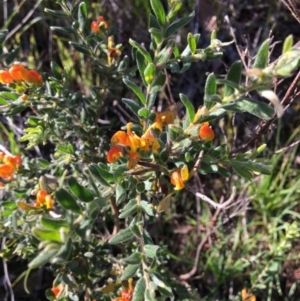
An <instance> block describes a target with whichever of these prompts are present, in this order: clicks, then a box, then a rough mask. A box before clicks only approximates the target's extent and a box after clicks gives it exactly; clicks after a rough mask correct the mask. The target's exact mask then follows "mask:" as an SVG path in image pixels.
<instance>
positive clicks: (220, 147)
mask: <svg viewBox="0 0 300 301" xmlns="http://www.w3.org/2000/svg"><path fill="white" fill-rule="evenodd" d="M56 2H57V3H58V4H59V5H60V9H57V10H53V9H50V8H48V9H46V10H45V12H46V13H48V14H49V15H52V16H56V17H57V18H62V19H63V20H64V21H65V20H68V22H69V25H68V26H65V27H62V26H52V28H51V29H52V30H53V32H55V33H57V34H58V35H61V36H62V38H63V39H64V41H66V40H67V41H68V44H69V46H70V47H72V49H73V50H74V51H76V53H78V56H79V57H80V58H81V60H82V61H84V62H86V63H87V64H89V65H91V66H92V70H93V80H92V83H90V82H89V81H88V80H86V81H84V83H83V85H84V90H85V91H88V92H87V93H82V92H78V91H73V90H72V89H71V85H70V81H71V78H72V76H71V73H72V72H74V70H69V69H68V68H67V67H65V68H61V67H60V66H59V65H58V63H57V62H55V61H52V62H51V71H50V72H38V71H37V70H35V69H29V68H27V67H24V65H23V64H21V63H13V62H14V61H15V60H17V57H18V52H17V51H14V50H11V51H9V52H5V51H4V48H5V43H4V42H5V37H6V35H7V34H8V31H7V30H3V31H1V34H0V43H1V51H0V55H1V60H2V61H3V64H4V66H3V70H1V71H0V82H1V84H2V85H3V86H2V87H1V89H2V90H1V92H0V104H1V107H0V109H1V112H2V113H3V114H4V115H5V116H11V117H15V116H20V114H23V116H25V117H26V118H27V121H26V129H25V130H24V134H23V136H22V137H21V139H20V141H21V142H24V143H26V149H31V148H34V147H36V146H37V145H40V144H44V145H48V146H49V145H53V146H54V152H53V153H51V156H50V157H51V158H50V159H49V160H45V159H43V158H38V157H34V158H30V157H29V156H23V163H22V166H20V164H19V159H18V160H16V158H19V157H17V156H14V155H12V154H10V152H9V151H8V150H7V149H4V148H3V149H2V152H1V165H0V176H1V178H0V180H1V186H2V185H3V187H4V188H3V190H2V193H3V197H2V201H1V226H0V231H1V234H2V235H3V236H5V237H7V238H8V239H7V243H6V245H5V248H4V249H3V250H2V253H1V256H2V257H3V258H5V259H6V260H8V261H9V260H12V259H13V258H14V256H19V257H22V258H23V259H26V260H28V270H27V271H26V272H25V274H24V276H25V277H24V285H25V287H26V283H27V279H28V277H30V273H31V271H32V270H34V269H37V268H39V267H42V266H44V265H50V267H51V270H52V271H53V274H54V275H55V279H54V281H53V286H52V288H49V289H48V290H47V291H46V296H47V298H48V299H49V300H111V298H115V299H114V300H119V301H129V300H133V301H139V300H195V299H200V297H199V296H197V293H196V292H195V288H194V287H193V286H192V284H191V287H188V288H186V287H184V286H183V285H182V281H184V280H188V279H189V278H190V277H191V276H193V275H194V274H195V273H196V272H198V268H201V269H203V270H204V271H205V272H206V273H208V272H213V274H214V277H215V279H216V281H217V283H218V288H217V289H215V288H213V287H210V288H209V290H210V292H209V294H208V295H209V297H211V296H214V297H217V296H218V298H219V295H218V292H217V290H218V289H219V287H220V286H222V285H224V284H225V283H226V282H228V279H230V278H235V279H238V277H239V276H240V275H241V274H242V272H244V271H249V270H251V274H249V278H250V283H251V292H250V291H249V292H248V291H246V290H245V289H244V291H243V293H242V298H243V299H246V298H248V297H247V296H248V295H249V294H250V293H252V292H253V293H254V294H256V295H257V294H259V293H260V290H264V289H265V288H266V287H268V288H269V291H270V292H271V289H272V285H273V283H275V284H276V285H277V284H278V283H279V278H278V272H279V271H280V268H281V264H282V261H283V257H284V256H285V255H286V254H288V252H289V251H290V248H291V246H292V244H293V242H294V241H296V240H297V239H298V236H299V235H298V233H299V224H298V216H297V215H295V214H294V213H291V209H292V208H293V207H294V206H296V199H293V196H292V194H293V192H295V190H296V188H294V189H293V188H290V187H288V188H287V187H284V186H285V185H287V182H286V178H287V177H288V175H287V173H288V170H289V169H287V172H286V173H284V174H283V177H284V179H283V180H282V179H279V177H280V176H279V175H282V172H281V170H280V172H277V173H276V172H274V171H273V174H272V175H271V173H272V171H271V163H272V162H270V160H268V156H267V155H266V154H265V153H264V151H265V149H266V145H265V144H261V145H258V147H256V148H255V149H250V150H249V149H247V147H245V148H244V147H241V148H240V149H235V148H231V146H230V145H229V144H228V143H226V142H225V141H224V142H221V139H216V136H217V134H219V133H220V131H216V130H214V127H213V126H212V125H213V124H216V121H219V120H222V119H223V118H224V116H227V115H228V114H232V113H237V114H242V113H248V114H251V115H254V116H256V117H257V118H259V119H262V120H264V122H265V123H266V124H268V123H269V125H270V124H272V123H274V120H275V119H276V118H277V117H278V118H280V117H281V116H282V115H283V113H284V109H285V108H284V106H283V105H282V104H281V103H280V101H279V99H278V97H277V95H276V93H275V92H274V82H275V81H276V80H277V79H278V78H281V79H283V78H287V77H289V76H291V75H292V74H293V72H294V71H295V70H296V69H297V68H298V67H299V63H300V62H299V49H298V48H293V47H292V43H291V38H290V37H288V39H287V40H286V42H285V47H284V51H283V53H282V55H281V57H280V58H278V60H276V61H274V62H272V63H269V52H270V47H271V46H270V40H269V39H268V40H266V41H264V42H263V43H262V45H261V46H260V48H259V50H258V52H257V54H256V58H255V60H254V61H253V63H252V65H251V67H250V68H248V69H247V70H244V72H243V70H242V69H243V65H242V62H241V61H236V62H234V63H233V64H232V66H231V67H230V68H229V70H228V72H227V74H226V76H225V77H224V78H219V77H218V76H217V75H215V74H214V73H210V74H209V75H208V76H207V80H206V83H205V86H204V87H203V88H204V99H203V102H204V104H203V106H201V107H199V108H197V109H195V108H194V105H193V103H192V102H191V100H190V99H189V98H188V97H187V96H186V95H185V94H183V93H181V94H180V95H179V99H180V103H181V105H182V108H183V110H184V114H182V111H180V110H179V109H177V105H176V103H167V102H164V103H163V104H162V106H161V107H162V108H161V109H160V110H159V109H158V107H159V106H158V98H159V93H161V92H162V91H164V89H165V88H169V87H170V83H169V75H170V74H171V75H172V74H178V75H181V74H182V73H184V72H186V71H187V70H188V69H189V68H190V66H191V65H192V64H193V63H195V62H199V61H204V62H206V61H211V60H217V59H219V58H220V57H222V55H223V49H224V47H227V46H229V45H230V44H231V42H223V41H220V40H218V39H217V37H216V32H214V31H213V32H212V33H211V39H210V43H209V45H208V46H207V47H206V48H204V49H199V48H197V47H198V44H199V40H200V35H199V34H192V33H188V35H187V37H186V47H185V48H184V49H183V50H182V49H181V45H179V44H178V42H177V41H176V39H175V34H176V33H177V32H178V31H179V30H180V29H181V28H183V27H184V26H185V25H187V24H188V23H189V22H191V20H192V19H193V17H194V13H191V14H189V15H187V16H183V17H181V18H179V17H178V15H177V14H178V11H179V10H180V8H181V5H182V3H181V1H179V0H175V1H171V0H170V1H169V3H168V7H167V9H166V7H164V5H163V4H162V3H161V2H160V1H159V0H150V6H151V9H152V13H150V14H149V28H148V32H149V35H150V39H151V43H150V44H149V45H147V46H144V45H143V44H141V43H139V42H137V41H135V40H134V39H132V38H131V39H130V40H129V44H130V45H131V55H132V64H130V63H129V61H130V60H129V58H128V57H127V56H126V55H125V56H122V51H123V46H122V45H121V44H118V45H116V44H115V42H114V40H115V38H114V33H115V31H114V30H113V29H112V28H111V24H110V23H109V22H108V21H107V20H106V18H105V16H104V17H103V16H99V17H98V18H97V20H89V19H88V16H89V11H88V10H89V7H88V5H87V4H86V3H85V2H80V3H79V2H77V1H72V3H67V2H65V1H64V0H57V1H56ZM137 77H138V79H137ZM123 84H125V86H126V87H127V88H128V90H130V91H131V92H132V97H131V98H127V97H126V98H125V97H123V98H122V96H121V94H122V93H121V90H120V89H118V88H116V87H120V86H121V85H123ZM111 95H114V98H115V99H117V103H118V105H119V106H122V105H124V106H125V108H126V109H124V110H127V112H129V116H130V118H131V119H130V120H127V124H126V125H125V126H124V127H122V128H121V129H119V130H118V131H116V132H115V133H113V134H112V133H111V132H110V131H109V128H110V127H113V125H114V123H115V120H116V118H115V117H112V118H110V120H107V126H106V127H105V126H101V122H100V120H102V117H103V116H107V115H106V114H107V113H108V112H109V110H110V107H111V104H110V102H109V101H110V97H111ZM268 101H269V102H270V104H268ZM214 122H215V123H214ZM256 138H258V137H256ZM224 140H225V139H224ZM245 143H246V142H245ZM242 145H243V144H242ZM293 155H294V156H295V153H293ZM11 158H13V159H11ZM280 160H281V155H277V156H273V158H272V160H271V161H275V163H274V164H273V165H272V166H273V168H278V162H279V161H280ZM286 164H289V163H286ZM207 174H214V175H215V176H216V177H217V178H218V177H225V178H227V179H230V178H234V177H236V176H238V177H239V179H244V181H245V183H248V184H247V185H248V187H246V188H245V189H248V191H249V194H250V195H252V194H254V196H253V198H251V200H253V202H252V204H253V208H255V210H256V213H257V214H259V215H260V216H261V218H262V219H263V223H261V222H257V220H256V219H255V221H254V222H253V224H252V223H248V224H247V226H245V227H241V224H240V223H238V225H237V227H236V231H235V232H233V233H230V234H228V233H224V232H225V224H226V223H228V222H229V221H230V219H231V218H233V217H237V219H239V218H242V216H241V217H240V216H239V214H240V213H243V212H244V211H243V210H240V208H241V207H242V208H243V207H245V206H247V205H248V203H249V202H250V199H249V201H248V203H244V204H240V201H239V199H237V198H236V188H235V186H232V187H231V189H230V190H229V191H228V200H227V201H224V200H220V201H217V198H216V197H215V198H214V197H213V199H211V198H210V197H208V196H206V195H205V194H204V193H202V192H200V191H195V189H193V186H192V184H193V182H194V181H196V180H197V179H199V175H207ZM276 175H277V176H276ZM13 177H14V179H13ZM258 179H259V181H260V182H259V185H256V184H255V183H256V181H257V180H258ZM272 181H274V184H272V183H271V182H272ZM298 182H299V181H297V182H296V183H295V187H298V186H299V185H298V184H299V183H298ZM237 186H238V185H237ZM285 189H288V191H285ZM297 192H298V191H297ZM184 193H189V195H190V196H189V199H188V200H190V199H191V198H192V197H193V196H196V197H197V198H198V199H201V201H202V206H203V208H205V210H206V212H207V213H208V212H209V213H210V214H207V215H205V214H203V215H202V217H201V218H202V220H201V223H202V224H203V225H205V227H206V229H207V234H206V235H205V236H201V235H200V236H199V237H198V239H200V240H201V244H202V242H203V244H204V243H205V242H206V241H207V240H208V238H209V237H210V236H211V235H214V236H215V238H216V240H218V241H219V242H220V243H218V244H214V246H211V247H210V248H208V250H207V252H205V253H202V254H201V256H200V252H201V248H202V246H203V245H202V246H201V244H200V248H198V249H197V252H196V261H195V264H194V267H195V270H194V271H193V272H192V273H187V271H183V272H186V274H181V275H180V276H179V275H174V274H172V271H171V270H170V269H169V268H168V264H167V260H169V259H170V258H172V257H173V258H176V256H177V255H174V254H172V253H171V252H170V250H168V248H167V246H166V241H164V240H163V239H162V240H161V241H157V239H154V237H153V233H151V231H150V229H151V227H154V226H155V225H157V223H158V222H159V220H160V219H161V218H162V217H164V216H166V215H167V213H168V212H169V211H170V210H172V208H173V207H174V206H177V200H178V198H180V197H182V195H183V194H184ZM273 193H275V194H280V196H281V197H283V196H284V197H285V199H284V200H283V201H282V203H280V204H278V203H277V200H278V197H274V201H273V199H272V196H273V195H272V194H273ZM263 194H270V198H269V199H268V198H267V197H265V196H264V197H262V196H261V195H263ZM211 210H213V211H214V215H213V216H212V215H211ZM220 212H223V213H224V214H225V213H228V214H229V217H228V218H227V220H226V221H224V220H218V215H219V214H220ZM189 213H190V212H189V211H186V212H184V214H187V215H188V214H189ZM274 216H275V218H274ZM164 223H165V224H166V225H167V220H164ZM196 223H197V222H196ZM252 228H255V229H259V230H260V231H261V233H260V236H259V237H256V236H255V237H254V238H253V237H251V238H249V236H248V234H247V235H245V239H242V235H243V233H248V232H249V230H248V229H250V230H251V229H252ZM223 230H224V232H223ZM251 232H254V231H253V230H251ZM262 237H266V238H265V240H266V241H268V242H269V241H272V242H273V243H272V244H270V245H267V246H262V244H259V245H257V242H258V241H259V240H261V239H262ZM155 238H156V237H155ZM240 242H243V244H240ZM227 245H229V246H230V247H228V248H227ZM270 249H271V251H270ZM185 255H186V257H189V256H188V254H185ZM238 255H240V256H238ZM216 258H218V260H216ZM177 260H179V259H178V258H177ZM181 260H182V258H181ZM199 260H200V261H199ZM256 261H259V263H260V264H262V263H263V265H262V266H261V265H260V264H257V265H256V264H255V262H256ZM199 263H200V264H199ZM192 264H193V263H192ZM189 265H190V262H189ZM198 265H199V266H198ZM178 276H179V277H178ZM277 286H278V285H277ZM242 287H243V286H242ZM26 289H27V288H26ZM235 293H236V300H238V298H239V292H238V291H236V292H235ZM270 294H271V293H270ZM270 294H269V296H270ZM243 296H244V297H243ZM245 296H246V297H245ZM209 297H207V296H206V298H209ZM208 300H209V299H208Z"/></svg>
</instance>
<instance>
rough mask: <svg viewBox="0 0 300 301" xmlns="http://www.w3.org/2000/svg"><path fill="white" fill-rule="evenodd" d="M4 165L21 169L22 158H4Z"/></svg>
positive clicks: (17, 156)
mask: <svg viewBox="0 0 300 301" xmlns="http://www.w3.org/2000/svg"><path fill="white" fill-rule="evenodd" d="M3 163H5V164H7V165H11V166H12V167H13V168H14V169H15V168H19V167H20V166H21V164H22V158H21V157H20V156H19V155H16V156H8V155H5V156H4V158H3Z"/></svg>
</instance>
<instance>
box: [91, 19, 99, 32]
mask: <svg viewBox="0 0 300 301" xmlns="http://www.w3.org/2000/svg"><path fill="white" fill-rule="evenodd" d="M91 31H92V32H95V33H97V32H99V31H100V28H99V26H98V22H97V21H93V22H92V23H91Z"/></svg>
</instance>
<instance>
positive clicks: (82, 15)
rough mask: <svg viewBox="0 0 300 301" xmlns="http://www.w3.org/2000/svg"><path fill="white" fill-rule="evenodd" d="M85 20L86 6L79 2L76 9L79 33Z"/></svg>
mask: <svg viewBox="0 0 300 301" xmlns="http://www.w3.org/2000/svg"><path fill="white" fill-rule="evenodd" d="M86 18H87V9H86V4H85V3H84V2H81V3H80V4H79V8H78V23H79V28H80V30H81V31H83V29H84V25H85V22H86Z"/></svg>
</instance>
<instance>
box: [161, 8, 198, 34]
mask: <svg viewBox="0 0 300 301" xmlns="http://www.w3.org/2000/svg"><path fill="white" fill-rule="evenodd" d="M194 16H195V12H192V13H190V14H189V15H188V16H186V17H183V18H181V19H178V20H176V21H174V22H173V23H171V24H170V25H169V26H168V28H167V30H166V33H165V37H166V38H169V37H170V36H171V35H172V34H174V33H175V32H176V31H177V30H178V29H180V28H182V27H183V26H184V25H186V24H188V23H189V22H190V21H191V20H192V19H193V18H194Z"/></svg>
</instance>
